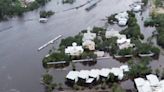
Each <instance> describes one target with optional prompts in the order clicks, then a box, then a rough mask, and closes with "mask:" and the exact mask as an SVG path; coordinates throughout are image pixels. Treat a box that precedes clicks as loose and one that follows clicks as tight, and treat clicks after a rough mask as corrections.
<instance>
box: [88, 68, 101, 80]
mask: <svg viewBox="0 0 164 92" xmlns="http://www.w3.org/2000/svg"><path fill="white" fill-rule="evenodd" d="M99 75H100V70H98V69H92V70H91V71H90V73H89V76H90V77H93V78H98V77H99Z"/></svg>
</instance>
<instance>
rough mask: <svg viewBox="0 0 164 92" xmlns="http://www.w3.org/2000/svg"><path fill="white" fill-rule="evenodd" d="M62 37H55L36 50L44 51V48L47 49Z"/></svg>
mask: <svg viewBox="0 0 164 92" xmlns="http://www.w3.org/2000/svg"><path fill="white" fill-rule="evenodd" d="M61 37H62V35H59V36H57V37H55V38H54V39H52V40H50V41H49V42H47V43H46V44H44V45H42V46H41V47H39V48H38V51H40V50H42V49H44V48H45V47H47V46H48V45H49V44H53V43H54V42H55V41H56V40H58V39H59V38H61Z"/></svg>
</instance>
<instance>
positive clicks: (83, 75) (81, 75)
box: [78, 70, 90, 84]
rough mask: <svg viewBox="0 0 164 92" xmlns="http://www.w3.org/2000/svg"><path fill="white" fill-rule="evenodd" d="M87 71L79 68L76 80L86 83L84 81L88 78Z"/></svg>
mask: <svg viewBox="0 0 164 92" xmlns="http://www.w3.org/2000/svg"><path fill="white" fill-rule="evenodd" d="M89 73H90V71H88V70H81V71H80V72H79V75H78V79H79V80H78V81H79V82H80V83H82V84H84V83H86V81H87V80H88V79H89Z"/></svg>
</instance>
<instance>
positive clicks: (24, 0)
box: [22, 0, 35, 4]
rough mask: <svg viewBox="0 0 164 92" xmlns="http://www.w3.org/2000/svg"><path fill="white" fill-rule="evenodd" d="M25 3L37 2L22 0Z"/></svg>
mask: <svg viewBox="0 0 164 92" xmlns="http://www.w3.org/2000/svg"><path fill="white" fill-rule="evenodd" d="M22 1H23V2H24V3H25V4H30V3H33V2H35V0H22Z"/></svg>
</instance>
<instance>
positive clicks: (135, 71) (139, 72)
mask: <svg viewBox="0 0 164 92" xmlns="http://www.w3.org/2000/svg"><path fill="white" fill-rule="evenodd" d="M148 64H149V61H148V59H142V60H141V61H140V63H138V62H134V61H129V66H130V67H131V68H130V71H129V72H128V73H129V77H131V78H137V77H144V76H145V75H147V74H149V73H151V72H152V70H151V68H150V67H149V66H148Z"/></svg>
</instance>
